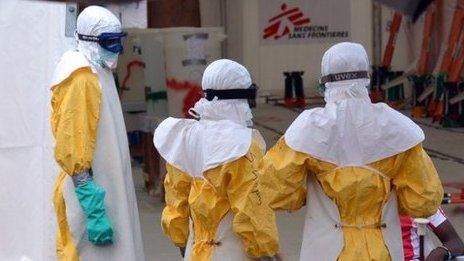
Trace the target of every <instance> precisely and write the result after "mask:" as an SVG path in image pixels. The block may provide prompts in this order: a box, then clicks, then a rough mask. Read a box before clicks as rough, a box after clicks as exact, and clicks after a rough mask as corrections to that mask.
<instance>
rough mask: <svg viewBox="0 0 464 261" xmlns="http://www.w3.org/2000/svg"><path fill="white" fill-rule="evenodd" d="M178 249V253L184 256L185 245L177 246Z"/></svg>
mask: <svg viewBox="0 0 464 261" xmlns="http://www.w3.org/2000/svg"><path fill="white" fill-rule="evenodd" d="M179 250H180V255H181V256H182V257H185V247H179Z"/></svg>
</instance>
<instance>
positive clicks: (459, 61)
mask: <svg viewBox="0 0 464 261" xmlns="http://www.w3.org/2000/svg"><path fill="white" fill-rule="evenodd" d="M463 48H464V33H461V41H460V43H459V47H458V48H457V50H456V57H455V58H454V60H453V63H452V64H451V66H450V69H449V75H448V82H457V81H458V80H459V77H460V76H461V71H462V67H463V66H464V50H463Z"/></svg>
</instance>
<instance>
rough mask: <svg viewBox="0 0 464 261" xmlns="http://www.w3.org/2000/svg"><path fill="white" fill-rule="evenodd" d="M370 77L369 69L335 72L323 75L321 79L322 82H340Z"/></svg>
mask: <svg viewBox="0 0 464 261" xmlns="http://www.w3.org/2000/svg"><path fill="white" fill-rule="evenodd" d="M363 78H369V72H368V71H355V72H343V73H334V74H328V75H325V76H322V77H321V79H320V80H319V83H320V84H325V83H328V82H339V81H347V80H354V79H363Z"/></svg>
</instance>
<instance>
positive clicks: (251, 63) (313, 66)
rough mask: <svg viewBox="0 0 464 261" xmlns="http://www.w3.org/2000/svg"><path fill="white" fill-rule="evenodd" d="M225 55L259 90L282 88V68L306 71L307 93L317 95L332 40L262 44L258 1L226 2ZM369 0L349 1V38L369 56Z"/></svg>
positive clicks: (304, 77)
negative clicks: (240, 65)
mask: <svg viewBox="0 0 464 261" xmlns="http://www.w3.org/2000/svg"><path fill="white" fill-rule="evenodd" d="M226 2H227V3H226V6H227V8H226V10H227V11H226V17H227V19H226V21H227V23H226V24H227V26H226V34H227V35H228V40H227V56H228V57H229V58H231V59H233V60H237V61H239V62H242V63H243V64H244V65H245V66H246V67H247V68H248V69H249V70H250V72H251V74H252V75H253V77H254V81H255V82H256V83H257V84H258V85H259V86H260V90H261V91H275V90H282V92H283V84H284V77H283V74H282V72H283V71H292V70H298V71H305V74H304V75H303V79H304V85H305V89H306V91H307V92H308V91H309V93H306V96H314V95H316V90H315V88H314V87H315V85H316V83H317V80H318V78H319V76H320V62H321V58H322V55H323V53H324V51H325V50H326V49H327V48H328V47H330V46H331V45H332V43H311V44H286V45H262V44H261V43H260V36H261V32H260V28H259V18H258V14H259V0H234V1H230V0H228V1H226ZM371 13H372V4H371V0H353V1H351V39H352V41H355V42H359V43H361V44H363V45H364V46H365V48H366V50H367V52H368V54H369V56H372V16H371Z"/></svg>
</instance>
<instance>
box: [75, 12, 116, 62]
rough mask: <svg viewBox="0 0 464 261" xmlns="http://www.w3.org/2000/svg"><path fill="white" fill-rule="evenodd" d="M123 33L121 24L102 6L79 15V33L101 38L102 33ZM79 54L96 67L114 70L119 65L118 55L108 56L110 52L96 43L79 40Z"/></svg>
mask: <svg viewBox="0 0 464 261" xmlns="http://www.w3.org/2000/svg"><path fill="white" fill-rule="evenodd" d="M119 32H121V22H119V20H118V18H117V17H116V16H115V15H114V14H113V13H111V12H110V11H109V10H107V9H105V8H103V7H101V6H89V7H87V8H85V9H84V11H82V12H81V13H80V14H79V17H78V18H77V33H79V34H84V35H91V36H99V35H100V34H102V33H119ZM77 49H78V50H79V52H81V53H82V54H84V56H85V57H86V58H87V59H88V60H89V61H90V62H91V63H92V64H95V65H104V66H105V67H107V68H110V69H114V68H116V66H117V63H118V55H117V54H111V53H110V54H111V55H107V54H108V51H106V50H105V49H103V48H102V47H100V45H99V44H98V43H96V42H88V41H82V40H78V44H77Z"/></svg>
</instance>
